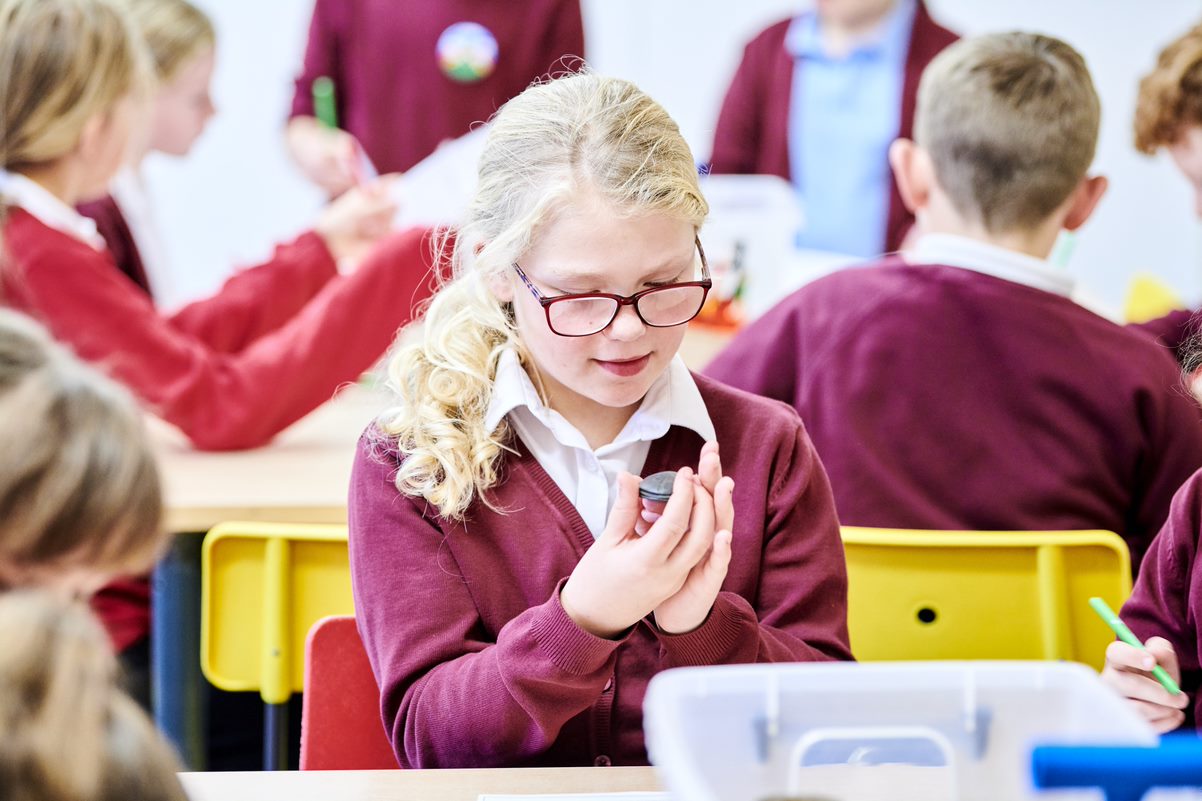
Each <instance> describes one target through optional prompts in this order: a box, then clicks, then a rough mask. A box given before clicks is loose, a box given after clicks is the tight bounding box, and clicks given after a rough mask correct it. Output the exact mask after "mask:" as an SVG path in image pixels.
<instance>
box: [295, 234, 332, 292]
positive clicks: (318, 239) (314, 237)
mask: <svg viewBox="0 0 1202 801" xmlns="http://www.w3.org/2000/svg"><path fill="white" fill-rule="evenodd" d="M291 247H293V248H297V249H300V250H304V251H306V252H308V253H310V254H311V256H307V257H306V259H305V261H306V262H309V261H310V260H312V263H313V264H314V265H315V266H317V267H319V268H320V273H319V274H318V275H317V276H316V277H317V278H319V279H323V280H329V278H330V277H332V276H335V275H337V274H338V262H337V261H336V260H335V259H334V254H333V252H332V251H331V250H330V246H329V245H327V244H326V241H325V239H323V238H322V236H321V234H319V233H317V232H316V231H313V230H309V231H305V232H304V233H303V234H301V235H300V236H298V237H297V238H296V239H294V240H293V241H292V244H291Z"/></svg>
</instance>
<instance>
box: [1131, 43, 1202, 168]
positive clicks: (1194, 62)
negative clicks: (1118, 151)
mask: <svg viewBox="0 0 1202 801" xmlns="http://www.w3.org/2000/svg"><path fill="white" fill-rule="evenodd" d="M1191 125H1202V25H1197V26H1195V27H1193V28H1190V29H1189V30H1188V31H1186V32H1185V33H1184V34H1182V35H1181V36H1180V37H1178V38H1177V39H1175V40H1173V41H1172V42H1170V43H1169V45H1168V46H1167V47H1165V49H1164V50H1162V51H1160V56H1159V57H1158V58H1157V60H1156V68H1155V69H1153V70H1152V71H1151V72H1149V73H1148V74H1147V75H1145V76H1144V77H1143V80H1141V81H1140V82H1139V97H1138V98H1137V100H1136V102H1135V148H1136V150H1138V151H1139V152H1141V153H1147V154H1148V155H1152V154H1153V153H1155V152H1156V151H1157V150H1158V149H1160V148H1162V147H1164V146H1166V145H1171V144H1173V143H1174V142H1176V141H1177V140H1178V139H1179V138H1180V137H1181V132H1182V128H1185V127H1188V126H1191Z"/></svg>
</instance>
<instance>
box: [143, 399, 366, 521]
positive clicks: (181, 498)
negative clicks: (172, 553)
mask: <svg viewBox="0 0 1202 801" xmlns="http://www.w3.org/2000/svg"><path fill="white" fill-rule="evenodd" d="M388 403H389V399H388V397H387V395H386V394H385V393H384V392H382V391H373V390H369V389H367V388H365V387H363V386H359V385H356V386H351V387H347V388H346V389H345V390H343V391H342V392H340V393H339V394H338V395H337V396H336V397H335V398H334V399H333V400H331V401H330V402H329V403H327V404H325V405H324V406H322V407H320V408H319V409H317V410H316V411H314V412H313V413H311V414H310V415H308V416H307V417H305V418H303V419H302V420H300V421H298V422H297V423H295V424H294V425H293V426H291V427H290V428H288V429H287V430H286V431H284V432H283V433H281V434H280V435H279V436H278V437H276V439H275V441H273V442H272V443H271V444H270V445H268V446H266V447H263V448H255V449H253V450H248V451H231V452H224V453H204V452H200V451H196V450H193V449H192V448H191V447H189V446H188V444H187V442H186V441H185V440H184V439H183V437H182V436H181V435H179V434H178V432H175V431H170V430H168V429H167V428H166V426H155V428H154V432H153V434H154V441H155V445H156V450H157V452H158V455H159V465H160V468H161V470H162V474H163V484H164V494H165V496H166V509H167V528H168V530H169V531H172V532H176V533H179V532H186V531H207V530H208V529H210V528H212V527H213V526H214V525H216V524H217V523H220V522H222V521H226V520H253V521H271V522H277V523H344V522H346V490H347V486H348V483H349V479H350V472H351V460H352V458H353V456H354V453H355V443H356V441H357V440H358V439H359V434H361V433H362V432H363V429H364V428H365V427H366V426H367V424H368V423H369V422H371V420H372V419H373V418H374V417H375V416H376V415H377V414H378V413H379V412H380V411H381V410H383V409H385V408H386V407H387V405H388Z"/></svg>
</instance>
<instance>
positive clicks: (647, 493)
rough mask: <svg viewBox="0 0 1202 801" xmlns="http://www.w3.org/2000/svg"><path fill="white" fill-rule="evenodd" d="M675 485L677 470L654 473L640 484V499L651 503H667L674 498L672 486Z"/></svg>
mask: <svg viewBox="0 0 1202 801" xmlns="http://www.w3.org/2000/svg"><path fill="white" fill-rule="evenodd" d="M675 483H676V471H675V470H664V471H663V472H660V473H652V474H651V475H649V476H647V477H646V478H644V479H643V480H642V481H641V482H639V497H640V498H646V499H647V500H649V501H666V500H668V499H669V498H671V497H672V485H673V484H675Z"/></svg>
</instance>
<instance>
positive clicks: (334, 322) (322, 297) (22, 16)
mask: <svg viewBox="0 0 1202 801" xmlns="http://www.w3.org/2000/svg"><path fill="white" fill-rule="evenodd" d="M149 61H150V59H149V56H148V54H147V52H146V50H145V45H144V42H143V40H142V37H141V35H140V33H138V31H137V30H136V28H135V26H134V25H133V24H132V23H131V22H130V20H129V18H128V16H127V13H126V11H125V9H124V8H122V7H121V6H120V5H119V4H117V3H116V2H110V0H0V203H2V205H3V206H4V215H5V219H4V222H3V228H2V229H0V236H2V237H3V240H4V251H3V253H2V255H0V302H3V303H4V304H5V305H8V306H11V307H14V308H16V309H18V310H20V311H24V312H26V313H28V314H30V315H31V316H34V317H37V318H39V319H40V320H41V321H42V322H43V323H45V324H46V326H47V327H48V328H49V329H50V330H51V332H52V333H53V334H54V336H55V337H57V338H58V339H61V340H63V341H65V342H67V343H69V344H70V345H71V347H72V348H73V349H74V350H75V351H76V352H77V353H78V354H79V355H80V356H81V357H83V358H84V359H86V360H89V361H95V362H101V363H103V364H105V366H106V368H108V369H109V370H111V372H112V374H113V375H114V376H115V377H116V378H117V379H118V380H120V381H122V382H123V383H125V384H126V385H127V386H128V387H129V388H130V389H132V390H133V392H134V393H135V394H136V395H137V396H138V397H139V399H140V400H141V401H142V402H143V403H144V404H145V405H147V406H148V407H149V408H151V409H152V410H153V411H154V412H155V413H157V414H158V415H159V416H161V417H163V418H164V419H165V420H167V421H168V422H170V423H172V424H174V425H175V426H177V427H178V428H180V429H181V430H182V431H183V432H184V434H186V435H187V436H188V437H189V438H190V439H191V440H192V442H193V443H194V444H195V445H197V446H198V447H201V448H210V449H230V448H245V447H251V446H256V445H262V444H264V443H265V442H267V441H268V440H270V439H271V437H272V436H273V435H275V434H276V433H277V432H279V431H280V430H281V429H283V428H284V427H286V426H287V425H289V424H290V423H292V422H293V421H295V420H297V419H298V418H300V417H301V416H303V415H305V414H307V413H308V412H310V411H312V410H313V409H314V408H315V407H317V406H318V405H320V404H321V403H323V402H325V401H326V400H328V399H329V398H330V396H331V395H332V394H333V392H334V390H335V389H336V388H337V387H338V386H339V385H340V384H342V383H344V382H346V381H348V380H353V379H355V378H357V377H358V376H359V374H360V373H361V372H362V371H363V370H365V369H366V368H367V367H369V366H370V365H371V364H372V363H373V362H374V361H375V360H376V359H377V358H378V357H379V356H380V355H381V354H382V353H383V351H384V350H385V349H386V348H387V346H388V344H389V343H390V342H391V340H392V337H393V335H394V334H395V332H396V329H397V327H398V326H399V325H401V324H402V323H404V322H407V321H408V320H409V318H410V316H411V315H410V308H411V303H412V299H413V297H414V295H415V292H418V291H419V288H420V287H422V286H424V285H425V275H424V259H425V258H426V256H427V255H428V254H427V253H426V248H425V247H424V245H423V234H422V232H420V231H413V232H409V233H405V234H401V235H399V236H398V238H397V239H395V240H392V242H391V243H390V244H389V245H388V246H386V247H383V246H382V247H379V248H376V249H375V250H373V251H372V252H371V254H370V255H369V256H368V257H366V258H365V259H364V260H363V261H362V262H361V263H359V265H358V266H357V267H356V269H354V270H353V271H352V272H350V273H349V274H346V275H338V274H337V266H336V264H335V258H334V257H335V255H337V254H336V252H332V251H337V250H338V248H339V247H340V246H337V245H334V244H333V240H331V239H329V238H323V237H321V236H318V235H316V234H315V235H312V236H308V237H301V239H300V240H298V241H297V243H295V245H296V247H297V248H299V249H301V250H305V251H310V253H309V256H314V254H316V255H317V257H315V258H310V257H305V258H300V257H298V259H297V260H295V263H293V264H292V266H291V267H288V268H287V269H283V270H282V271H277V270H271V271H267V272H266V273H265V272H264V271H261V270H251V271H249V272H248V273H247V274H245V275H243V276H239V277H238V278H236V279H235V280H234V281H232V282H231V283H230V284H229V285H227V286H226V287H225V288H224V289H223V290H222V291H221V292H220V293H219V294H218V295H216V296H214V297H213V298H210V299H208V300H205V301H199V302H197V303H194V304H191V305H189V306H187V307H185V308H183V309H182V310H180V311H178V312H176V313H174V314H171V315H165V314H162V313H160V312H159V311H158V310H157V309H156V308H155V307H154V305H153V304H152V302H151V299H150V297H149V296H148V294H147V291H146V289H145V288H144V287H141V286H139V285H138V284H137V283H136V282H135V281H134V280H131V277H130V276H129V275H126V274H123V271H122V269H121V268H120V267H119V265H118V264H117V263H116V261H115V259H114V255H113V253H112V251H110V250H109V249H108V248H107V247H106V244H105V242H104V240H103V238H102V237H101V236H100V235H99V234H98V233H97V230H96V227H95V224H94V223H93V222H92V221H90V220H89V219H87V218H85V217H82V216H81V215H79V214H78V213H77V212H76V211H75V209H74V207H75V206H76V205H78V204H79V203H81V202H84V201H87V200H92V199H96V198H99V197H102V196H103V195H104V194H105V192H106V188H107V186H108V184H109V182H110V181H111V180H112V178H113V177H114V175H116V173H117V172H118V170H119V169H120V168H121V166H122V164H123V163H124V162H125V161H126V159H127V157H128V156H129V155H130V154H131V151H135V150H136V149H137V144H138V142H139V139H140V137H139V135H138V133H137V132H138V131H139V130H140V128H141V126H142V124H143V121H144V114H145V109H146V103H147V101H148V97H149V94H150V93H151V91H152V90H153V87H154V85H155V84H154V75H153V69H152V67H151V65H150V63H149ZM345 233H346V234H347V237H346V240H345V243H346V244H347V246H348V247H349V248H350V249H351V250H356V249H358V246H359V245H360V244H361V240H362V237H361V236H360V235H359V233H358V231H357V229H354V228H352V229H351V230H349V231H347V232H345Z"/></svg>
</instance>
